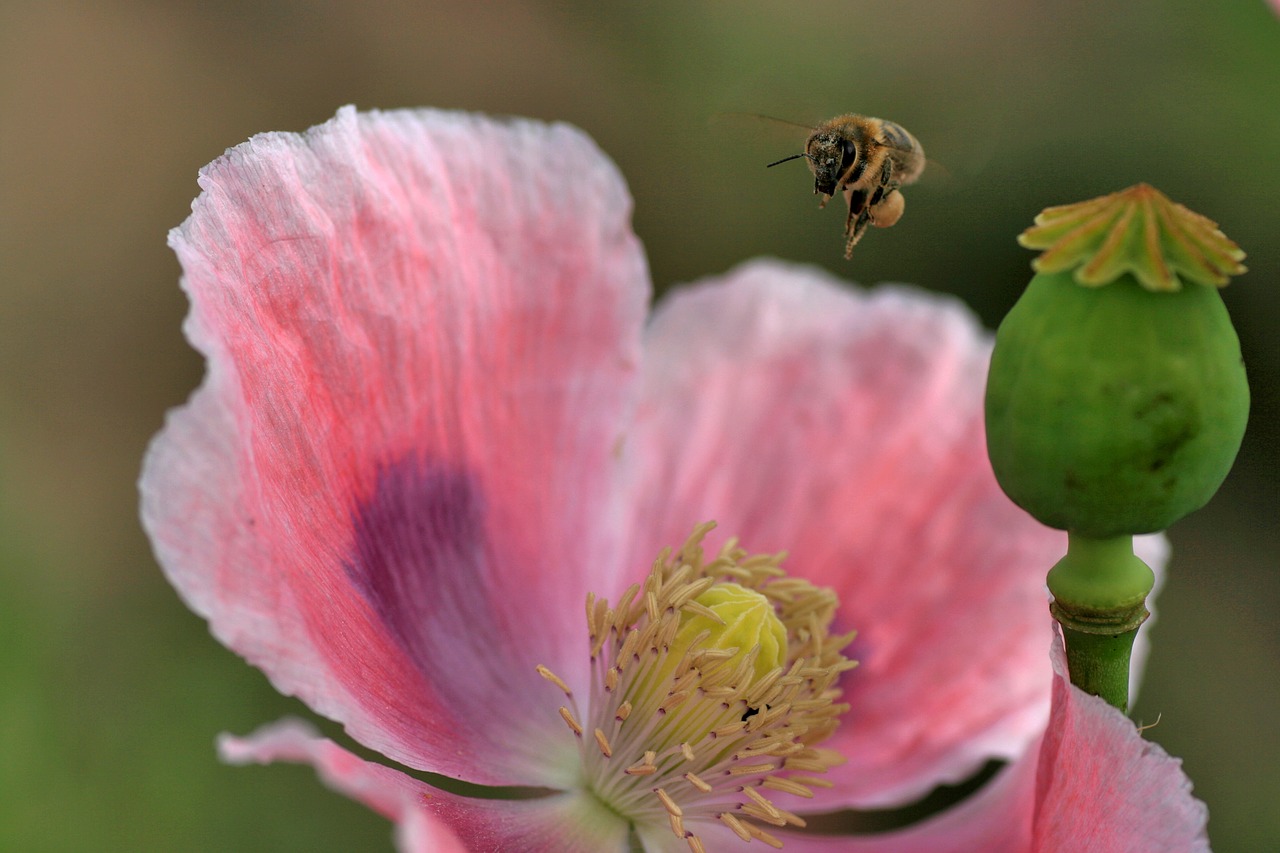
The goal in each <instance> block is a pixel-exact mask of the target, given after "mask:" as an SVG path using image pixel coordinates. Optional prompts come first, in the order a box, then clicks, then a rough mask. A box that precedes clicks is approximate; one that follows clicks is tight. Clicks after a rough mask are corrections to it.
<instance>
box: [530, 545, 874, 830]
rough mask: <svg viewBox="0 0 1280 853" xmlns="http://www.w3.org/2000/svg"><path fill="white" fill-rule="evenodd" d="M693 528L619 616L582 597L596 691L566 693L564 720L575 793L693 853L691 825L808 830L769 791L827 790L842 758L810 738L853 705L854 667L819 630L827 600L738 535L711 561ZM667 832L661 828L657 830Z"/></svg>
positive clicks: (632, 591) (838, 643)
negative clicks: (583, 699) (576, 771)
mask: <svg viewBox="0 0 1280 853" xmlns="http://www.w3.org/2000/svg"><path fill="white" fill-rule="evenodd" d="M714 526H715V525H714V523H706V524H701V525H699V526H698V527H696V528H694V531H693V534H692V535H691V536H690V537H689V539H688V541H686V542H685V544H684V546H683V547H682V548H681V549H680V550H679V551H678V552H676V553H675V554H672V553H671V551H670V549H667V550H664V551H663V552H662V553H661V554H660V555H659V556H658V558H657V560H655V561H654V564H653V568H652V569H651V570H650V572H649V575H648V577H647V578H646V579H645V581H644V583H643V584H634V585H632V586H631V587H630V588H629V589H628V590H627V591H626V592H625V593H623V595H622V598H621V599H620V601H619V602H618V605H617V606H616V607H610V606H609V603H608V602H607V601H605V600H602V599H597V598H596V597H595V595H594V594H588V596H587V630H588V634H589V636H590V640H591V662H592V683H591V695H590V696H589V697H588V699H587V707H586V715H585V717H584V716H583V715H582V714H581V712H580V709H579V706H578V704H577V700H576V698H575V697H574V695H573V693H572V691H571V690H570V688H569V686H568V685H567V684H565V683H564V681H562V680H561V679H560V678H559V677H557V676H556V675H555V674H554V673H553V672H551V671H550V670H549V669H547V668H546V667H544V666H540V667H538V671H539V672H540V673H541V674H542V676H543V677H544V678H546V679H547V680H548V681H550V682H552V683H553V684H555V685H556V686H557V687H559V688H560V689H561V690H562V691H564V694H565V696H566V697H567V698H568V704H566V705H563V706H561V707H560V711H559V712H560V716H561V718H562V719H563V720H564V722H565V724H566V725H568V727H569V728H570V729H571V730H572V731H573V733H574V734H575V735H577V737H578V742H579V750H580V752H581V757H582V768H583V780H584V784H585V785H586V786H587V787H588V788H589V789H590V790H591V791H593V792H594V793H595V795H596V796H597V797H599V798H600V799H601V800H602V801H603V802H605V803H606V804H608V805H609V807H610V808H612V809H613V810H615V811H616V812H618V813H619V814H621V815H622V816H623V817H625V818H626V819H628V820H629V821H631V822H632V824H633V825H634V826H635V827H636V829H637V831H638V832H640V833H641V835H642V836H644V835H646V834H648V833H649V832H650V831H652V829H653V828H654V827H655V826H661V825H662V823H663V822H665V823H667V824H669V825H670V827H671V831H672V832H674V833H675V834H676V835H677V836H678V837H679V838H682V839H684V840H685V841H686V842H687V843H688V845H689V848H690V849H691V850H693V851H694V853H699V851H704V850H705V849H706V848H705V846H704V843H703V841H702V839H701V837H700V836H699V834H698V832H699V830H700V828H701V829H702V830H703V831H705V830H706V828H708V827H710V826H712V825H714V824H717V823H718V824H720V825H722V826H725V827H728V829H729V830H731V831H732V832H733V833H734V834H735V835H737V836H738V837H739V838H741V839H742V840H743V841H751V840H752V839H758V840H760V841H763V842H765V843H767V844H769V845H771V846H773V847H781V846H782V842H781V841H780V840H779V839H778V838H777V837H776V836H774V835H773V834H771V833H770V832H768V831H767V830H766V829H764V828H763V826H761V824H764V825H769V826H775V827H783V826H788V825H791V826H804V820H803V819H802V818H800V817H799V816H798V815H796V814H793V813H791V812H789V811H787V810H785V809H782V808H780V807H779V806H777V805H775V804H774V803H773V802H772V801H771V800H770V798H769V794H768V793H766V792H767V791H779V792H783V793H787V794H795V795H798V796H802V797H811V796H813V790H812V789H813V788H815V787H830V783H829V782H827V781H826V780H825V779H822V778H819V777H816V776H814V775H812V774H816V773H824V772H826V771H827V770H828V769H829V768H831V767H834V766H836V765H837V764H840V763H842V762H843V760H844V759H843V758H842V757H841V756H840V755H839V753H837V752H834V751H833V750H827V749H820V748H816V747H815V745H816V744H817V743H818V742H820V741H821V740H823V739H824V738H826V737H827V736H828V735H829V734H831V732H833V731H834V730H835V728H836V725H837V723H838V719H839V716H840V714H842V713H843V712H844V711H845V710H847V709H848V707H849V706H848V705H844V704H840V703H837V702H836V700H837V699H839V697H840V689H839V687H838V686H837V684H836V680H837V678H838V676H839V675H840V673H841V672H844V671H845V670H847V669H850V668H852V667H853V666H854V665H855V663H854V662H853V661H850V660H848V659H847V658H845V657H844V655H843V654H841V649H843V648H844V647H845V646H846V645H847V644H848V643H849V641H850V640H852V639H853V634H848V635H843V636H832V635H831V634H830V633H829V629H830V626H831V622H832V619H833V618H834V616H835V611H836V606H837V600H836V596H835V594H834V593H833V592H831V591H830V590H823V589H818V588H817V587H814V586H812V585H811V584H809V583H808V582H807V581H804V580H802V579H800V578H789V577H787V576H786V573H785V572H783V570H782V569H781V568H780V566H779V564H780V562H781V560H782V558H783V556H784V555H782V554H777V555H754V556H752V555H748V554H747V552H746V551H744V550H742V549H741V548H739V547H738V545H737V542H736V541H735V540H730V541H729V542H727V543H725V545H724V547H723V548H721V549H720V552H719V554H717V555H716V556H715V557H714V558H713V559H711V560H707V559H706V558H705V555H704V553H703V549H702V544H701V543H702V540H703V538H704V537H705V536H706V534H707V533H708V532H709V531H710V530H711V529H712V528H713V527H714ZM664 831H665V830H664Z"/></svg>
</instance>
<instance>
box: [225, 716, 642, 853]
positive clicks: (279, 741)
mask: <svg viewBox="0 0 1280 853" xmlns="http://www.w3.org/2000/svg"><path fill="white" fill-rule="evenodd" d="M218 749H219V751H220V752H221V754H222V757H223V760H225V761H228V762H230V763H232V764H248V763H251V762H256V763H259V764H270V763H273V762H277V761H287V762H292V763H297V764H310V765H312V766H313V767H315V768H316V772H317V773H319V775H320V778H321V779H323V780H324V782H325V784H327V785H328V786H329V787H331V788H333V789H334V790H335V791H338V792H340V793H342V794H345V795H347V796H348V797H351V798H352V799H353V800H357V801H359V802H361V803H364V804H365V805H367V806H369V807H370V808H372V809H373V810H374V811H376V812H378V813H379V814H382V815H384V816H386V817H388V818H390V819H391V820H393V821H394V822H395V824H396V841H397V847H398V849H400V850H401V851H404V853H466V852H467V851H477V850H517V849H518V850H522V851H529V853H579V852H580V853H598V851H608V850H615V851H622V850H625V849H626V834H627V826H626V824H625V823H624V822H623V821H621V820H618V819H617V818H616V817H613V816H612V815H607V814H604V815H602V812H603V809H602V808H600V807H596V811H595V812H594V813H591V812H589V809H590V808H591V806H592V804H590V803H586V804H585V805H584V803H583V802H582V801H581V800H580V799H578V798H576V797H574V796H570V795H556V796H549V797H542V798H538V799H532V800H477V799H472V798H468V797H459V796H457V795H455V794H450V793H447V792H445V791H441V790H440V789H438V788H433V787H431V786H430V785H427V784H424V783H422V782H419V781H418V780H417V779H414V778H412V777H411V776H408V775H406V774H404V773H401V772H400V771H398V770H393V769H392V768H390V767H384V766H382V765H380V764H373V763H371V762H368V761H364V760H363V759H361V758H359V757H357V756H355V755H353V754H352V753H350V752H348V751H347V750H345V749H343V748H342V747H340V746H338V745H337V744H335V743H334V742H333V741H331V740H327V739H325V738H321V737H319V736H318V735H317V734H316V732H315V731H314V730H313V729H312V728H311V727H310V726H308V725H307V724H306V723H302V722H300V721H297V720H283V721H281V722H279V723H276V724H274V725H271V726H265V727H263V728H262V729H259V730H258V731H257V732H255V733H254V734H252V735H250V736H249V737H247V738H236V737H231V736H229V735H223V736H222V737H221V738H219V741H218ZM587 815H589V817H591V818H602V819H585V817H584V816H587Z"/></svg>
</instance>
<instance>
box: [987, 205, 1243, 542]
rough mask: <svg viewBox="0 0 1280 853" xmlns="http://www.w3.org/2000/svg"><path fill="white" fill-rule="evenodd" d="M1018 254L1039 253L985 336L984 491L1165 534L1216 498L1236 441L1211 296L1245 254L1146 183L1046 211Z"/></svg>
mask: <svg viewBox="0 0 1280 853" xmlns="http://www.w3.org/2000/svg"><path fill="white" fill-rule="evenodd" d="M1020 241H1021V242H1022V243H1023V245H1026V246H1029V247H1032V248H1044V249H1047V251H1046V252H1045V253H1044V254H1043V255H1042V256H1041V257H1040V258H1038V259H1037V261H1036V263H1035V264H1034V266H1035V268H1036V269H1037V270H1038V274H1037V275H1036V276H1035V277H1034V278H1033V279H1032V280H1031V283H1030V284H1029V285H1028V286H1027V290H1026V292H1025V293H1024V294H1023V295H1022V297H1021V298H1020V299H1019V301H1018V303H1017V304H1016V305H1015V306H1014V307H1013V309H1012V310H1011V311H1010V312H1009V314H1008V316H1007V317H1006V318H1005V320H1004V322H1003V323H1001V325H1000V328H999V330H998V332H997V333H996V345H995V351H994V353H993V355H992V361H991V370H990V374H989V377H988V380H987V394H986V428H987V448H988V452H989V454H990V457H991V463H992V467H993V468H994V470H995V474H996V478H997V480H998V481H999V483H1000V486H1001V487H1002V488H1003V489H1004V491H1005V492H1006V493H1007V494H1008V495H1009V497H1010V498H1012V499H1013V500H1014V501H1015V502H1016V503H1017V504H1018V505H1019V506H1021V507H1022V508H1023V509H1025V510H1026V511H1027V512H1029V513H1031V514H1032V515H1033V516H1035V517H1036V518H1037V519H1039V520H1040V521H1041V522H1043V523H1044V524H1047V525H1049V526H1050V527H1056V528H1059V529H1063V530H1069V531H1072V532H1074V533H1078V534H1081V535H1083V536H1088V537H1092V538H1096V539H1104V538H1108V537H1113V536H1120V535H1131V534H1138V533H1147V532H1152V531H1158V530H1164V529H1165V528H1167V527H1169V525H1171V524H1172V523H1173V522H1174V521H1176V520H1178V519H1179V518H1181V517H1182V516H1184V515H1186V514H1188V513H1190V512H1192V511H1194V510H1196V509H1198V508H1200V507H1201V506H1203V505H1204V504H1205V503H1206V502H1207V501H1208V500H1209V498H1210V497H1212V496H1213V494H1214V492H1216V491H1217V489H1218V487H1219V486H1220V485H1221V483H1222V481H1223V479H1224V478H1225V477H1226V475H1227V471H1228V470H1229V469H1230V467H1231V464H1232V462H1233V461H1234V459H1235V456H1236V452H1237V451H1238V450H1239V447H1240V441H1241V438H1242V437H1243V435H1244V428H1245V422H1246V420H1247V418H1248V412H1249V388H1248V384H1247V382H1246V379H1245V371H1244V365H1243V362H1242V360H1241V356H1240V343H1239V340H1238V339H1237V337H1236V333H1235V330H1234V329H1233V328H1232V325H1231V320H1230V318H1229V316H1228V315H1227V310H1226V307H1225V306H1224V305H1223V302H1222V298H1221V297H1220V296H1219V294H1218V291H1217V289H1216V287H1215V286H1213V285H1217V286H1221V285H1222V284H1225V283H1226V281H1227V277H1228V275H1229V274H1233V273H1237V272H1242V271H1243V270H1244V268H1243V267H1242V266H1240V264H1239V260H1240V259H1241V258H1242V257H1243V253H1242V252H1240V250H1239V249H1238V248H1237V247H1236V246H1235V244H1233V243H1231V241H1229V240H1227V238H1226V237H1225V236H1223V235H1222V233H1221V232H1220V231H1218V230H1217V226H1216V225H1215V224H1214V223H1212V222H1210V221H1209V220H1207V219H1204V218H1203V217H1201V216H1199V215H1198V214H1195V213H1192V212H1191V211H1189V210H1187V209H1186V208H1184V207H1182V206H1181V205H1176V204H1174V203H1172V202H1170V201H1169V200H1168V199H1167V198H1166V197H1165V196H1163V195H1162V194H1160V193H1159V192H1157V191H1156V190H1154V189H1152V188H1150V187H1148V186H1145V185H1139V186H1137V187H1132V188H1130V189H1128V190H1124V191H1122V192H1120V193H1116V194H1114V195H1111V196H1106V197H1104V198H1102V199H1095V200H1093V201H1089V202H1084V203H1082V204H1079V205H1070V206H1067V207H1060V208H1050V209H1049V210H1046V211H1045V212H1044V213H1043V214H1041V215H1040V216H1039V217H1037V219H1036V227H1034V228H1032V229H1029V230H1028V231H1027V232H1025V233H1024V234H1023V235H1022V237H1021V238H1020ZM1180 278H1181V279H1183V280H1186V281H1187V282H1188V283H1189V285H1190V286H1187V287H1183V286H1182V281H1181V280H1180ZM1103 285H1105V286H1103Z"/></svg>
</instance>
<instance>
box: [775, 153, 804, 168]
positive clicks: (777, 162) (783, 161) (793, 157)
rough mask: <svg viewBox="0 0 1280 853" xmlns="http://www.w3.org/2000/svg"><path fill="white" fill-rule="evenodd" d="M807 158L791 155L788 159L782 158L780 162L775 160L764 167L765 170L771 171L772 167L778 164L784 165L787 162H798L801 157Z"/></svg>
mask: <svg viewBox="0 0 1280 853" xmlns="http://www.w3.org/2000/svg"><path fill="white" fill-rule="evenodd" d="M808 156H809V155H808V154H792V155H791V156H790V157H783V158H782V159H781V160H775V161H774V162H772V163H770V164H769V165H768V166H765V168H766V169H772V168H773V167H774V166H776V165H778V164H779V163H785V162H787V161H788V160H799V159H800V158H801V157H808Z"/></svg>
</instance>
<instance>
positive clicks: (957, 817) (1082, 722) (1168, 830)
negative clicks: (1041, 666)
mask: <svg viewBox="0 0 1280 853" xmlns="http://www.w3.org/2000/svg"><path fill="white" fill-rule="evenodd" d="M1052 656H1053V667H1054V671H1055V678H1054V680H1053V710H1052V712H1051V714H1050V719H1049V729H1048V732H1047V734H1046V735H1045V736H1044V739H1043V741H1042V743H1041V745H1040V747H1039V748H1038V749H1031V750H1028V751H1027V752H1026V753H1025V754H1024V755H1023V757H1022V758H1021V759H1019V760H1018V761H1017V762H1015V763H1014V764H1013V765H1011V766H1010V767H1008V768H1006V769H1005V770H1004V771H1002V772H1001V773H1000V775H999V776H997V777H996V778H995V779H994V780H993V781H992V782H991V783H990V784H989V785H987V786H986V787H985V788H983V789H982V790H981V791H980V792H978V794H977V795H976V796H974V797H972V798H970V799H969V800H967V801H965V802H964V803H962V804H961V805H959V806H957V807H955V808H953V809H951V810H949V811H947V812H944V813H943V814H941V815H939V816H937V817H935V818H933V819H931V820H928V821H925V822H924V823H921V824H919V825H917V826H914V827H911V828H910V829H907V830H903V831H899V832H892V833H885V834H883V835H874V836H865V837H861V838H831V837H827V838H821V837H812V836H798V837H792V836H788V837H787V839H786V849H787V850H788V851H791V853H826V851H831V853H835V851H840V853H969V852H970V851H982V852H983V853H1075V851H1079V853H1157V852H1158V853H1209V843H1208V840H1207V837H1206V834H1205V824H1206V822H1207V820H1208V812H1207V810H1206V809H1205V807H1204V804H1203V803H1201V802H1199V801H1197V800H1196V799H1194V798H1193V797H1192V796H1191V782H1190V781H1189V780H1188V779H1187V777H1186V775H1185V774H1183V772H1182V769H1181V762H1179V761H1178V760H1177V759H1174V758H1170V757H1169V756H1168V755H1167V754H1165V752H1164V750H1163V749H1161V748H1160V747H1159V746H1157V745H1156V744H1154V743H1151V742H1149V741H1147V740H1144V739H1143V738H1142V736H1141V734H1139V733H1138V731H1137V729H1136V728H1135V727H1134V724H1133V722H1132V721H1130V720H1129V719H1128V718H1127V717H1125V716H1124V715H1123V714H1121V713H1120V712H1119V711H1117V710H1116V709H1114V708H1112V707H1111V706H1110V705H1108V704H1107V703H1106V702H1104V701H1102V700H1101V699H1099V698H1097V697H1096V696H1089V695H1086V694H1085V693H1084V692H1083V691H1081V690H1079V689H1078V688H1075V687H1072V686H1071V684H1070V682H1069V681H1068V680H1067V675H1066V665H1065V662H1064V654H1063V650H1062V639H1061V634H1060V633H1059V632H1058V631H1057V630H1056V629H1055V630H1054V643H1053V651H1052Z"/></svg>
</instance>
